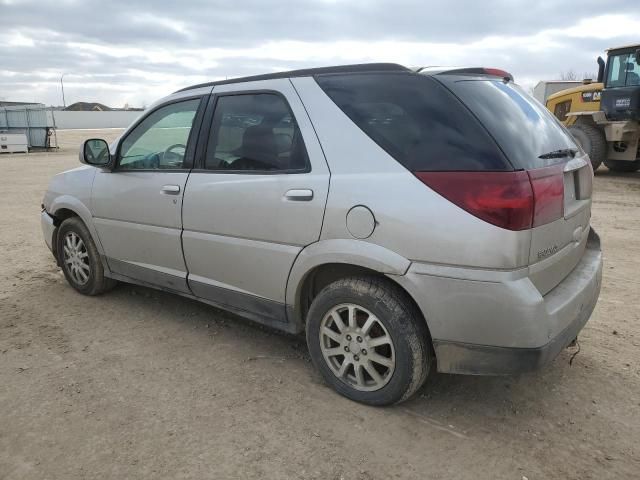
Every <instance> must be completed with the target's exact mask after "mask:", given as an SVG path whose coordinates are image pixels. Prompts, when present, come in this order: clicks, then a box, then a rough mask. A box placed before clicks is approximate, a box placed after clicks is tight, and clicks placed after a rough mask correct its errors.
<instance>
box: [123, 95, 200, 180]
mask: <svg viewBox="0 0 640 480" xmlns="http://www.w3.org/2000/svg"><path fill="white" fill-rule="evenodd" d="M199 104H200V99H193V100H187V101H184V102H177V103H172V104H169V105H166V106H164V107H161V108H159V109H158V110H156V111H155V112H153V113H151V114H150V115H149V116H147V118H145V119H144V120H143V121H142V122H141V123H140V124H139V125H138V126H137V127H136V128H134V129H133V130H132V131H131V133H130V134H129V135H128V136H127V137H126V138H125V139H124V140H123V142H122V145H121V147H120V156H119V162H118V168H119V169H120V170H148V169H176V168H183V162H184V157H185V153H186V150H187V142H188V140H189V133H190V132H191V127H192V124H193V120H194V118H195V116H196V112H197V110H198V105H199Z"/></svg>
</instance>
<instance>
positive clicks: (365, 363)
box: [320, 303, 395, 392]
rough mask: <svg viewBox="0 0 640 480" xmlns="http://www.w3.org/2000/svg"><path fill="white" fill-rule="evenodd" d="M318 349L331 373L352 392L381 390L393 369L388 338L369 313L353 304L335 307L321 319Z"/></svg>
mask: <svg viewBox="0 0 640 480" xmlns="http://www.w3.org/2000/svg"><path fill="white" fill-rule="evenodd" d="M320 349H321V351H322V355H323V357H324V359H325V361H326V363H327V365H328V366H329V368H330V369H331V371H332V372H333V374H334V375H335V376H336V377H338V378H339V379H340V380H342V381H343V382H345V383H347V384H348V385H349V386H351V387H352V388H354V389H356V390H360V391H368V392H370V391H375V390H379V389H381V388H382V387H384V386H385V385H386V384H387V383H388V382H389V380H390V379H391V377H392V375H393V372H394V370H395V348H394V345H393V340H392V338H391V335H389V332H388V331H387V329H386V328H385V326H384V325H383V324H382V322H381V321H380V320H379V319H378V318H377V317H376V316H375V315H374V314H373V313H371V312H370V311H369V310H367V309H366V308H363V307H361V306H359V305H356V304H353V303H345V304H340V305H337V306H335V307H333V308H332V309H331V310H329V312H328V313H327V314H326V315H325V316H324V318H323V319H322V322H321V324H320Z"/></svg>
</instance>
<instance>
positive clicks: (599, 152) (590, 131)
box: [569, 123, 609, 172]
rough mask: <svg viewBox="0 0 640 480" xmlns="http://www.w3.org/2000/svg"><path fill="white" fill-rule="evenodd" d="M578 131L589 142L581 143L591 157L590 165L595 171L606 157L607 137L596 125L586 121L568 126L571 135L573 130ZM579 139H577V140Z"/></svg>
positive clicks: (607, 148) (607, 149)
mask: <svg viewBox="0 0 640 480" xmlns="http://www.w3.org/2000/svg"><path fill="white" fill-rule="evenodd" d="M576 130H577V131H579V132H581V133H583V134H584V135H585V136H586V137H587V140H588V142H589V145H581V146H582V147H583V149H584V150H586V151H587V154H588V155H589V158H590V159H591V166H592V167H593V171H594V172H595V171H596V170H597V169H598V167H599V166H600V165H601V164H602V162H604V161H606V159H607V152H608V151H609V146H608V145H607V139H606V137H605V136H604V133H603V132H602V130H600V129H599V128H598V127H597V126H595V125H591V124H588V123H576V124H575V125H571V126H570V127H569V131H570V132H571V134H572V135H573V134H574V132H576ZM579 135H580V133H578V136H579ZM578 141H579V140H578ZM581 143H582V142H581Z"/></svg>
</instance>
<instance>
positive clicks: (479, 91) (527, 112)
mask: <svg viewBox="0 0 640 480" xmlns="http://www.w3.org/2000/svg"><path fill="white" fill-rule="evenodd" d="M446 77H447V76H446V75H443V76H442V78H443V81H444V82H446V85H447V86H448V87H449V88H451V90H452V91H453V93H455V94H456V95H457V96H458V97H459V98H460V99H461V100H462V101H463V102H464V103H465V105H467V106H468V107H469V108H470V109H471V111H472V112H473V113H475V114H476V115H477V117H478V118H479V119H480V121H481V122H482V124H483V125H484V126H485V127H486V128H487V129H488V130H489V132H490V133H491V135H493V137H494V138H495V139H496V140H497V142H498V144H499V145H500V147H501V148H502V150H503V151H504V152H505V154H506V155H507V158H508V159H509V161H510V162H511V163H512V164H513V165H514V166H515V167H516V168H524V169H534V168H541V167H546V166H549V165H552V164H555V163H560V162H565V161H566V160H567V158H566V157H562V156H559V157H558V156H556V157H555V158H554V157H553V156H552V155H551V157H552V158H540V156H543V157H545V156H549V154H550V153H552V152H557V151H562V150H567V149H570V150H576V151H577V150H578V147H577V145H576V144H575V142H574V141H573V138H572V137H571V134H570V133H569V132H568V131H567V130H566V129H565V128H564V127H562V126H561V125H560V124H559V123H558V120H557V119H556V118H555V117H554V116H553V114H552V113H551V112H550V111H549V110H547V109H546V108H545V107H544V106H543V105H542V104H540V103H538V102H537V101H536V100H534V99H533V98H531V97H530V96H529V95H527V94H526V93H525V92H524V91H523V90H522V89H521V88H520V87H519V86H517V85H515V84H514V83H513V82H509V83H504V82H503V81H500V80H451V81H449V80H447V79H446Z"/></svg>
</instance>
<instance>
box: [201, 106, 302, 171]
mask: <svg viewBox="0 0 640 480" xmlns="http://www.w3.org/2000/svg"><path fill="white" fill-rule="evenodd" d="M307 165H308V160H307V153H306V150H305V147H304V142H303V140H302V136H301V134H300V129H299V128H298V125H297V124H296V121H295V118H294V117H293V115H292V113H291V111H290V110H289V107H288V105H287V103H286V102H285V100H284V99H283V98H282V97H281V96H279V95H276V94H272V93H257V94H240V95H228V96H222V97H220V98H218V100H217V102H216V109H215V113H214V115H213V123H212V127H211V136H210V138H209V143H208V146H207V156H206V162H205V168H207V169H208V170H227V171H254V172H256V171H265V172H278V171H281V172H295V171H305V170H306V169H307Z"/></svg>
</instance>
